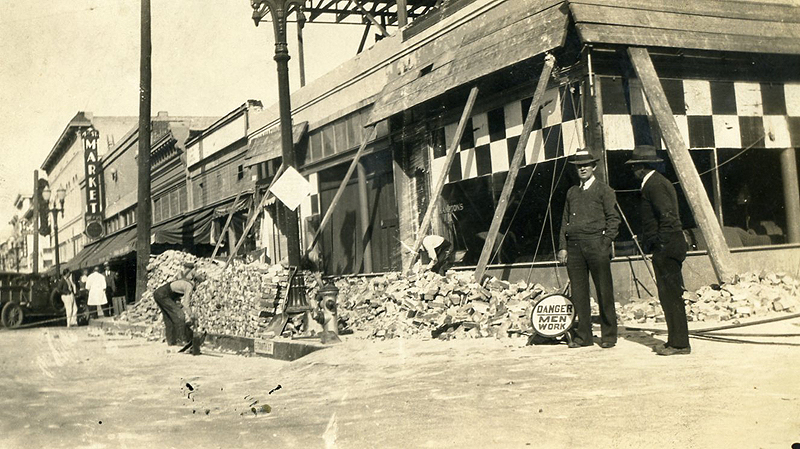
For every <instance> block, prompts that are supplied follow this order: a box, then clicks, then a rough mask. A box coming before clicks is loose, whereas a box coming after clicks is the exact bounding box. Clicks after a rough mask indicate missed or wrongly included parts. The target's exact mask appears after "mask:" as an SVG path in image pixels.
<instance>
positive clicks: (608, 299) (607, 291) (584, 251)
mask: <svg viewBox="0 0 800 449" xmlns="http://www.w3.org/2000/svg"><path fill="white" fill-rule="evenodd" d="M606 240H607V239H605V238H603V237H598V238H592V239H586V240H567V273H568V274H569V280H570V284H571V288H572V302H573V303H574V305H575V312H576V313H577V315H578V326H577V330H576V332H575V335H576V337H577V338H576V340H578V343H579V344H582V345H591V344H592V306H591V303H590V301H589V273H591V274H592V280H593V281H594V287H595V290H597V296H598V298H597V304H598V306H599V308H600V340H601V342H604V343H616V342H617V313H616V309H615V308H614V286H613V284H612V282H613V281H612V279H611V246H610V245H609V244H608V243H606Z"/></svg>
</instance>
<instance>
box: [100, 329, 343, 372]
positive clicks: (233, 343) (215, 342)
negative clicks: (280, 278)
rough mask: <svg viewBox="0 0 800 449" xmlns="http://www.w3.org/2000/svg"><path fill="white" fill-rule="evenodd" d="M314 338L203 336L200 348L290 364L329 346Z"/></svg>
mask: <svg viewBox="0 0 800 449" xmlns="http://www.w3.org/2000/svg"><path fill="white" fill-rule="evenodd" d="M89 327H95V328H99V329H102V330H104V331H112V332H118V333H125V332H131V333H134V334H135V333H144V332H146V331H147V330H148V326H142V325H135V324H129V323H124V322H119V321H112V320H110V319H107V318H100V319H93V320H91V321H90V322H89ZM318 342H319V339H318V338H313V339H308V340H303V341H298V340H292V339H288V338H272V339H261V338H248V337H237V336H233V335H219V334H208V335H206V339H205V342H204V343H203V347H204V348H206V349H213V350H222V351H227V352H235V353H237V354H240V355H251V356H258V357H269V358H272V359H276V360H284V361H287V362H291V361H294V360H297V359H299V358H301V357H304V356H306V355H308V354H311V353H312V352H316V351H319V350H321V349H325V348H328V347H330V345H323V344H321V343H318Z"/></svg>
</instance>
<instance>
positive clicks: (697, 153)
mask: <svg viewBox="0 0 800 449" xmlns="http://www.w3.org/2000/svg"><path fill="white" fill-rule="evenodd" d="M689 154H690V155H691V157H692V161H693V162H694V166H695V169H696V170H697V172H698V174H699V175H700V180H701V181H702V183H703V187H705V193H706V195H707V196H708V199H709V201H710V202H711V206H712V207H713V208H715V210H717V208H718V205H717V204H716V201H715V196H714V183H715V175H714V167H715V163H714V150H713V149H708V150H690V151H689ZM630 157H631V151H624V150H618V151H607V152H606V160H607V163H608V174H609V185H610V186H611V187H612V188H613V189H614V191H615V192H616V195H617V203H618V204H619V205H620V208H621V209H622V212H623V215H624V218H626V219H627V222H628V224H629V225H630V229H629V227H628V225H626V222H625V220H623V221H622V223H621V224H620V228H619V236H618V237H617V239H616V240H615V242H614V247H615V255H617V256H631V255H638V253H639V250H638V249H637V248H636V245H635V243H634V242H633V238H632V237H631V230H632V232H633V234H636V235H639V234H641V232H642V229H641V220H640V217H639V204H640V198H641V193H640V190H639V189H640V186H641V181H639V180H637V179H636V177H635V176H634V175H633V172H632V171H631V169H630V166H629V165H626V164H625V162H626V161H627V160H628V159H630ZM658 157H659V158H661V159H663V160H664V162H662V163H660V164H657V165H656V166H655V168H656V170H657V171H659V172H660V173H661V174H663V175H664V176H665V177H666V178H667V179H669V180H670V181H672V183H673V185H674V186H675V192H676V193H677V195H678V209H679V213H680V216H681V221H682V222H683V229H684V230H685V231H686V234H687V237H688V239H689V242H690V244H691V246H692V248H691V249H706V248H705V243H704V242H703V241H702V236H701V235H700V231H699V230H698V228H697V223H696V222H695V219H694V214H692V209H691V208H690V207H689V202H688V201H687V200H686V195H685V194H684V191H683V188H682V186H681V184H680V182H678V176H677V174H676V173H675V167H674V166H673V165H672V162H671V160H670V158H669V154H668V153H667V151H665V150H659V151H658ZM730 234H731V235H733V233H730ZM726 237H727V235H726Z"/></svg>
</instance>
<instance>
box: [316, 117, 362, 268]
mask: <svg viewBox="0 0 800 449" xmlns="http://www.w3.org/2000/svg"><path fill="white" fill-rule="evenodd" d="M370 128H372V129H371V130H369V131H366V130H365V133H364V135H365V136H366V135H367V134H366V133H367V132H369V137H365V138H364V140H363V141H361V147H359V149H358V151H356V155H355V156H353V162H351V163H350V168H348V169H347V173H345V175H344V179H342V183H341V184H339V190H337V191H336V195H334V196H333V201H331V205H330V207H328V210H326V211H325V215H324V216H323V217H322V221H320V222H319V227H318V228H317V232H315V233H314V238H313V239H312V240H311V245H309V246H308V248H307V249H306V251H305V254H306V256H307V255H308V253H310V252H311V250H313V249H314V247H315V246H316V245H317V242H318V241H319V236H320V235H322V230H323V229H325V225H327V224H328V221H330V219H331V216H332V215H333V211H334V210H335V209H336V205H337V204H338V203H339V199H340V198H341V197H342V193H344V188H345V187H347V183H348V182H350V177H351V176H353V172H354V171H355V169H356V166H358V161H359V159H361V155H362V154H364V150H365V149H366V148H367V143H369V142H371V141H372V140H374V139H375V136H377V134H378V127H377V126H375V125H371V126H370Z"/></svg>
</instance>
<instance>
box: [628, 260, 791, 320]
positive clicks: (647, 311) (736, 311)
mask: <svg viewBox="0 0 800 449" xmlns="http://www.w3.org/2000/svg"><path fill="white" fill-rule="evenodd" d="M683 299H684V300H685V302H686V316H687V318H688V320H689V321H710V322H714V321H730V320H737V319H741V318H749V317H754V316H756V317H764V316H766V315H769V314H774V313H776V312H784V313H795V312H798V311H800V281H798V280H796V279H793V278H792V277H791V276H788V275H786V274H785V273H769V272H766V271H762V272H748V273H745V274H742V275H739V276H737V277H736V279H735V280H734V281H733V282H731V283H726V284H722V285H709V286H703V287H701V288H700V289H698V290H697V291H694V292H691V291H687V292H685V293H684V294H683ZM617 310H618V311H619V319H620V321H621V322H628V323H658V322H663V321H664V313H663V311H662V310H661V305H660V304H659V302H658V300H657V299H655V298H653V299H651V300H649V301H644V302H643V301H641V300H639V299H636V300H633V301H632V302H631V303H629V304H626V305H625V306H623V307H622V308H618V309H617Z"/></svg>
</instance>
